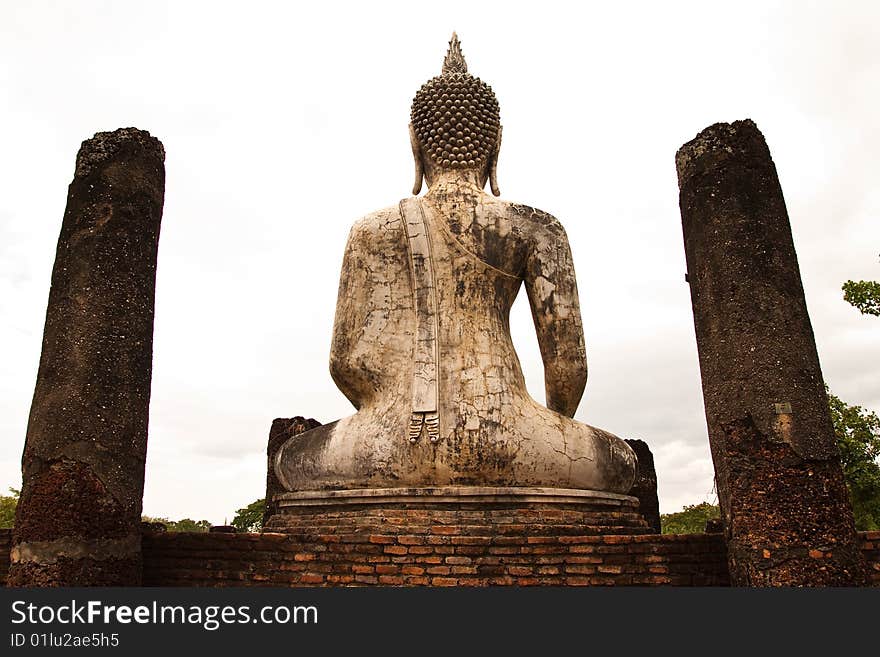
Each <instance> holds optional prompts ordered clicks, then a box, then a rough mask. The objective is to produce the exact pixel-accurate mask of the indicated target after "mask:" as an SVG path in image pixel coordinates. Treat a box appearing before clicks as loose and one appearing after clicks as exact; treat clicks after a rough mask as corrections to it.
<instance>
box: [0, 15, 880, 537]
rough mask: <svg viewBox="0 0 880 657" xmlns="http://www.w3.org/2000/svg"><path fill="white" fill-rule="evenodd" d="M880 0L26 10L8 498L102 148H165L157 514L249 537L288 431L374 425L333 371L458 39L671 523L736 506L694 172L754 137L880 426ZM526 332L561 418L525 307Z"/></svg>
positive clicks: (830, 329)
mask: <svg viewBox="0 0 880 657" xmlns="http://www.w3.org/2000/svg"><path fill="white" fill-rule="evenodd" d="M878 25H880V5H878V4H877V3H874V2H863V3H858V2H847V3H835V2H821V3H808V2H790V3H772V2H766V1H765V2H738V3H736V4H735V6H734V5H732V4H731V3H729V2H724V3H709V2H693V3H685V2H629V3H623V2H620V3H609V2H601V3H600V2H596V3H589V2H581V3H559V2H551V1H548V0H543V1H542V2H537V3H536V2H523V3H515V2H504V3H489V2H480V3H477V2H457V1H448V2H443V3H416V2H401V3H389V2H377V1H375V0H374V1H372V2H351V3H332V2H326V3H290V2H284V3H282V2H278V3H260V2H249V3H242V2H236V3H224V2H216V1H214V2H198V3H197V2H167V3H163V2H158V1H156V0H151V1H149V2H142V3H134V2H87V1H82V0H80V1H78V2H75V3H73V2H60V1H59V2H54V3H53V2H39V1H34V0H30V1H29V2H19V1H16V0H0V62H2V63H0V146H2V150H0V152H2V157H0V344H2V345H3V347H2V350H3V352H2V367H0V436H2V441H3V442H2V445H3V449H2V452H0V488H2V490H5V488H6V487H7V486H15V487H18V486H19V483H20V457H21V450H22V447H23V444H24V436H25V429H26V425H27V416H28V410H29V407H30V402H31V395H32V394H33V385H34V381H35V378H36V371H37V365H38V361H39V355H40V345H41V339H42V331H43V321H44V317H45V307H46V299H47V296H48V290H49V279H50V274H51V270H52V264H53V261H54V257H55V246H56V242H57V238H58V231H59V229H60V226H61V218H62V215H63V212H64V204H65V198H66V191H67V185H68V184H69V182H70V180H71V178H72V175H73V168H74V160H75V156H76V152H77V149H78V148H79V145H80V143H81V142H82V141H83V140H84V139H86V138H88V137H91V136H92V135H93V134H94V133H95V132H98V131H104V130H113V129H115V128H119V127H127V126H136V127H138V128H141V129H145V130H149V131H150V132H151V134H153V135H155V136H156V137H158V138H159V139H161V140H162V142H163V143H164V144H165V148H166V151H167V160H166V168H167V187H166V197H165V213H164V218H163V220H162V237H161V240H160V248H159V269H158V281H157V305H156V324H155V343H154V358H153V397H152V405H151V415H150V437H149V450H148V455H147V478H146V491H145V499H144V512H145V513H146V514H149V515H153V516H167V517H171V518H182V517H191V518H196V519H200V518H206V519H208V520H211V521H212V522H215V523H220V522H222V521H224V519H229V520H231V519H232V516H233V515H234V513H235V511H236V509H238V508H240V507H242V506H245V505H246V504H248V503H250V502H252V501H253V500H255V499H257V498H259V497H262V496H263V494H264V483H265V475H266V472H265V467H266V465H265V448H266V440H267V437H268V431H269V426H270V423H271V421H272V419H273V418H276V417H291V416H294V415H305V416H307V417H314V418H316V419H318V420H319V421H322V422H329V421H332V420H334V419H337V418H339V417H342V416H344V415H348V414H350V413H351V412H352V409H351V407H350V406H349V404H348V402H347V401H346V400H345V398H344V397H343V396H342V394H341V393H340V392H338V391H337V390H336V388H335V386H334V385H333V382H332V381H331V379H330V376H329V373H328V369H327V359H328V352H329V344H330V331H331V327H332V322H333V312H334V308H335V303H336V288H337V280H338V274H339V268H340V264H341V259H342V250H343V247H344V243H345V239H346V236H347V234H348V229H349V227H350V225H351V223H352V222H353V221H355V220H356V219H357V218H358V217H359V216H362V215H363V214H366V213H367V212H370V211H373V210H376V209H378V208H381V207H386V206H389V205H392V204H395V203H397V201H398V200H400V199H401V198H403V197H405V196H407V195H408V194H409V190H410V187H411V185H412V163H411V156H410V150H409V142H408V135H407V127H406V126H407V121H408V115H409V106H410V102H411V99H412V96H413V95H414V94H415V92H416V90H417V89H418V88H419V86H420V85H421V84H422V83H423V82H425V81H426V80H427V79H428V78H430V77H432V76H434V75H436V74H438V73H439V71H440V67H441V63H442V59H443V55H444V53H445V50H446V44H447V41H448V39H449V36H450V34H451V32H452V30H453V29H454V30H457V31H458V34H459V36H460V37H461V40H462V47H463V50H464V53H465V57H466V59H467V61H468V65H469V67H470V70H471V72H472V73H473V74H475V75H477V76H479V77H481V78H482V79H483V80H485V81H486V82H488V83H489V84H491V85H492V87H493V89H494V90H495V92H496V94H497V96H498V99H499V102H500V104H501V118H502V123H503V125H504V143H503V146H502V150H501V160H500V164H499V182H500V186H501V191H502V197H503V198H506V199H509V200H515V201H520V202H523V203H527V204H530V205H533V206H536V207H539V208H541V209H544V210H547V211H549V212H551V213H553V214H554V215H556V216H557V217H558V218H559V219H560V220H561V221H562V223H563V225H564V226H565V227H566V229H567V231H568V235H569V239H570V242H571V246H572V251H573V254H574V259H575V267H576V270H577V275H578V285H579V289H580V295H581V304H582V312H583V316H584V324H585V331H586V338H587V349H588V358H589V361H590V379H589V381H588V383H587V392H586V394H585V396H584V401H583V402H582V404H581V406H580V409H579V411H578V413H577V416H576V417H577V418H578V419H580V420H582V421H585V422H588V423H590V424H593V425H595V426H599V427H602V428H605V429H607V430H609V431H612V432H614V433H616V434H618V435H619V436H621V437H632V438H642V439H644V440H646V441H647V442H648V443H649V444H650V446H651V449H652V450H653V452H654V455H655V459H656V463H657V469H658V476H659V493H660V505H661V510H662V511H664V512H668V511H675V510H677V509H679V508H680V507H681V506H682V505H684V504H692V503H697V502H700V501H702V500H704V499H708V500H714V495H713V493H712V464H711V460H710V458H709V451H708V442H707V438H706V426H705V420H704V416H703V407H702V396H701V392H700V376H699V369H698V365H697V350H696V343H695V340H694V330H693V320H692V313H691V307H690V295H689V291H688V287H687V285H686V283H685V282H684V272H685V262H684V249H683V245H682V236H681V220H680V215H679V212H678V188H677V182H676V174H675V165H674V156H675V152H676V150H677V149H678V147H679V146H681V144H683V143H684V142H686V141H688V140H690V139H691V138H692V137H693V136H694V135H695V134H696V133H697V132H699V131H700V130H702V129H703V128H704V127H706V126H708V125H710V124H712V123H715V122H718V121H733V120H737V119H743V118H747V117H748V118H752V119H754V120H755V121H756V122H757V124H758V126H759V128H760V129H761V130H762V131H763V133H764V135H765V136H766V138H767V141H768V143H769V145H770V149H771V152H772V153H773V156H774V159H775V162H776V164H777V168H778V170H779V175H780V179H781V181H782V187H783V190H784V192H785V196H786V202H787V204H788V209H789V214H790V217H791V221H792V228H793V232H794V240H795V245H796V247H797V251H798V256H799V260H800V267H801V272H802V276H803V280H804V287H805V289H806V294H807V303H808V306H809V309H810V312H811V317H812V320H813V329H814V331H815V334H816V341H817V344H818V348H819V355H820V358H821V361H822V366H823V371H824V375H825V378H826V380H827V381H828V383H829V384H830V386H831V388H832V390H834V391H835V392H836V393H837V394H838V395H839V396H841V397H842V398H843V399H845V400H847V401H848V402H850V403H857V404H861V405H863V406H866V407H869V408H872V409H880V372H878V367H877V366H878V363H880V340H878V336H880V332H878V329H880V323H878V322H880V320H877V319H874V318H870V317H863V316H861V315H859V313H858V312H857V311H856V310H855V309H853V308H851V307H850V306H848V305H847V304H846V303H844V302H843V301H842V299H841V292H840V285H841V283H842V282H843V281H844V280H846V279H847V278H854V279H861V278H869V279H877V278H880V266H878V251H880V222H878V221H877V217H878V214H880V187H878V185H877V180H878V177H880V164H878V157H877V153H878V151H880V129H878V125H880V122H878V121H877V115H878V110H880V35H878V32H880V28H878ZM513 315H514V316H513V318H512V322H513V330H514V340H515V342H516V345H517V348H518V351H519V354H520V359H521V361H522V363H523V367H524V370H525V374H526V378H527V382H528V385H529V389H530V390H531V391H532V393H533V395H534V396H535V398H536V399H538V400H540V401H543V399H544V393H543V382H542V370H541V365H540V356H539V353H538V349H537V342H536V340H535V337H534V333H533V330H532V328H531V318H530V315H529V311H528V304H527V302H526V301H525V295H524V294H522V295H521V297H520V298H519V299H518V300H517V303H516V306H515V308H514V313H513Z"/></svg>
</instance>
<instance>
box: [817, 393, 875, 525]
mask: <svg viewBox="0 0 880 657" xmlns="http://www.w3.org/2000/svg"><path fill="white" fill-rule="evenodd" d="M828 405H829V407H830V409H831V420H832V422H833V423H834V435H835V438H836V439H837V446H838V448H839V449H840V460H841V463H842V464H843V474H844V477H845V479H846V487H847V489H848V490H849V497H850V501H851V502H852V507H853V515H854V516H855V519H856V529H859V530H862V531H872V530H877V529H880V464H878V457H880V418H878V417H877V414H876V413H872V412H869V411H866V410H865V409H863V408H862V407H861V406H850V405H848V404H847V403H845V402H843V401H841V400H840V399H839V398H838V397H836V396H835V395H833V394H831V393H830V392H829V393H828Z"/></svg>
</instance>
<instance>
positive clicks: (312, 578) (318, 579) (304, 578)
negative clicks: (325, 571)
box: [299, 573, 324, 584]
mask: <svg viewBox="0 0 880 657" xmlns="http://www.w3.org/2000/svg"><path fill="white" fill-rule="evenodd" d="M299 581H300V582H302V583H303V584H322V583H323V582H324V576H323V575H313V574H311V573H303V575H301V576H300V578H299Z"/></svg>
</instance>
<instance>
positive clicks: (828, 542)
mask: <svg viewBox="0 0 880 657" xmlns="http://www.w3.org/2000/svg"><path fill="white" fill-rule="evenodd" d="M676 165H677V169H678V178H679V187H680V190H681V193H680V206H681V215H682V224H683V228H684V242H685V253H686V256H687V265H688V280H689V282H690V289H691V299H692V302H693V310H694V322H695V325H696V335H697V346H698V350H699V357H700V370H701V374H702V379H703V397H704V401H705V407H706V421H707V424H708V428H709V441H710V445H711V449H712V458H713V461H714V463H715V474H716V483H717V488H718V496H719V500H720V504H721V510H722V521H723V524H724V528H725V536H726V539H727V541H728V555H729V562H730V569H731V581H732V583H733V584H734V585H749V586H801V585H806V586H809V585H852V584H863V583H864V582H865V571H864V563H863V562H862V560H861V555H860V552H859V546H858V542H857V539H856V533H855V529H854V526H853V518H852V511H851V509H850V506H849V501H848V498H847V493H846V487H845V485H844V480H843V472H842V469H841V467H840V463H839V457H838V453H837V448H836V444H835V440H834V433H833V430H832V425H831V418H830V414H829V410H828V402H827V398H826V394H825V390H824V383H823V379H822V371H821V369H820V366H819V358H818V355H817V353H816V345H815V341H814V338H813V330H812V326H811V324H810V318H809V315H808V314H807V307H806V302H805V300H804V292H803V287H802V285H801V279H800V272H799V269H798V263H797V256H796V254H795V250H794V243H793V241H792V236H791V228H790V225H789V220H788V213H787V211H786V208H785V202H784V200H783V196H782V190H781V188H780V186H779V180H778V177H777V174H776V168H775V166H774V164H773V161H772V159H771V157H770V151H769V149H768V148H767V144H766V143H765V141H764V138H763V135H761V133H760V131H759V130H758V128H757V127H756V126H755V124H754V123H753V122H751V121H748V120H747V121H738V122H736V123H733V124H723V123H721V124H716V125H713V126H711V127H709V128H707V129H706V130H704V131H703V132H701V133H700V134H699V135H698V136H697V137H696V138H695V139H694V140H693V141H691V142H689V143H687V144H685V145H684V146H683V147H682V148H681V149H680V150H679V152H678V154H677V156H676Z"/></svg>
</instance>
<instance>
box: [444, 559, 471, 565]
mask: <svg viewBox="0 0 880 657" xmlns="http://www.w3.org/2000/svg"><path fill="white" fill-rule="evenodd" d="M445 561H446V563H448V564H452V565H453V566H467V565H468V564H470V563H471V562H472V559H471V558H470V557H446V559H445Z"/></svg>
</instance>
